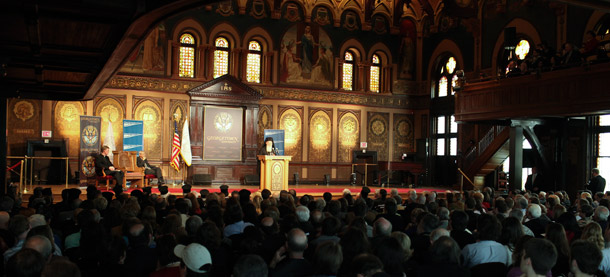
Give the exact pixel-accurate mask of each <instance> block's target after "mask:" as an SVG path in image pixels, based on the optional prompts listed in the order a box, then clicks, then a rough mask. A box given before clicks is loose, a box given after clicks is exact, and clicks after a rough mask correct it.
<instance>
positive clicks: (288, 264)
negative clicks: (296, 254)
mask: <svg viewBox="0 0 610 277" xmlns="http://www.w3.org/2000/svg"><path fill="white" fill-rule="evenodd" d="M313 268H314V267H313V265H312V264H311V263H310V262H309V261H308V260H305V259H291V258H285V259H284V260H282V261H280V262H279V263H278V264H277V266H276V267H275V270H271V272H270V273H271V274H269V276H310V275H311V274H313Z"/></svg>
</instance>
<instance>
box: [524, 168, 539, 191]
mask: <svg viewBox="0 0 610 277" xmlns="http://www.w3.org/2000/svg"><path fill="white" fill-rule="evenodd" d="M525 189H526V190H527V191H532V192H536V193H538V192H540V191H541V190H544V183H543V178H542V174H540V173H538V168H537V167H535V166H534V167H532V174H530V175H528V176H527V180H526V181H525Z"/></svg>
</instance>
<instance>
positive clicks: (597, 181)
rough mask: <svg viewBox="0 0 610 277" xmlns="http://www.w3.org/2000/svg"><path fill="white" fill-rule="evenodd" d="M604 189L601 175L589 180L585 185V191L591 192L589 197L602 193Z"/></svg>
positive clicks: (603, 180)
mask: <svg viewBox="0 0 610 277" xmlns="http://www.w3.org/2000/svg"><path fill="white" fill-rule="evenodd" d="M605 188H606V179H604V177H602V176H601V175H597V176H595V177H593V178H591V180H589V184H588V185H587V189H588V190H590V191H591V195H595V193H596V192H604V190H605Z"/></svg>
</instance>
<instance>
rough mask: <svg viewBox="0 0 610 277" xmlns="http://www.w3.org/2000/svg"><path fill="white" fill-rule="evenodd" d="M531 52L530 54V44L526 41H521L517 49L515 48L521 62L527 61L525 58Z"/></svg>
mask: <svg viewBox="0 0 610 277" xmlns="http://www.w3.org/2000/svg"><path fill="white" fill-rule="evenodd" d="M529 52H530V43H529V42H528V41H527V40H524V39H522V40H521V41H519V43H518V44H517V47H516V48H515V55H517V57H518V58H519V59H520V60H523V59H525V57H526V56H527V54H528V53H529Z"/></svg>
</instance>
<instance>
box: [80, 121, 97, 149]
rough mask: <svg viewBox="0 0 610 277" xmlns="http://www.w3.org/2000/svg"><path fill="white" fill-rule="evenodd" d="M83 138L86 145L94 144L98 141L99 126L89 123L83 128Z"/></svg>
mask: <svg viewBox="0 0 610 277" xmlns="http://www.w3.org/2000/svg"><path fill="white" fill-rule="evenodd" d="M82 138H83V142H84V143H85V145H87V146H93V145H95V144H96V143H97V140H98V138H99V132H98V131H97V128H95V127H94V126H92V125H89V126H87V127H85V128H84V129H83V134H82Z"/></svg>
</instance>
